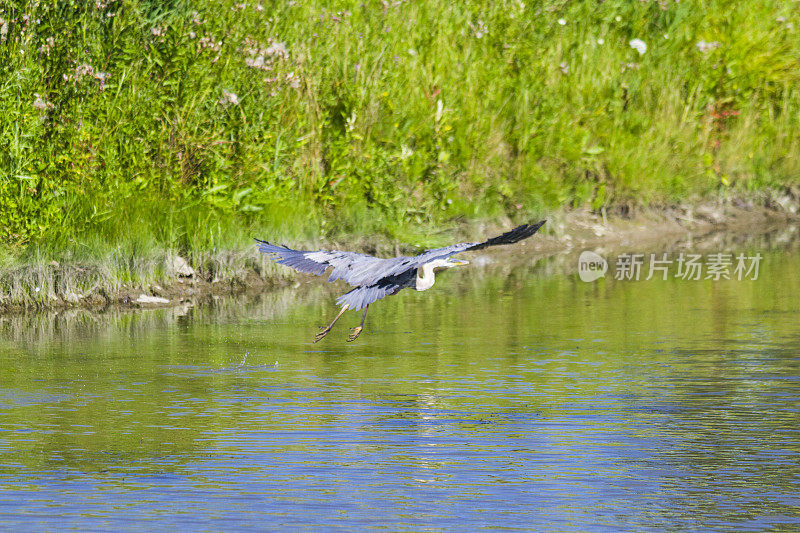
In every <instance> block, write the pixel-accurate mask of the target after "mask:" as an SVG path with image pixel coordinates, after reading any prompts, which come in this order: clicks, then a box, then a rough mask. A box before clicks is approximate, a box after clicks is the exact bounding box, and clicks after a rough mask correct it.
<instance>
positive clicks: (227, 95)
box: [219, 90, 239, 106]
mask: <svg viewBox="0 0 800 533" xmlns="http://www.w3.org/2000/svg"><path fill="white" fill-rule="evenodd" d="M219 103H220V104H222V105H224V106H229V105H239V97H238V96H236V94H234V93H232V92H230V91H226V90H223V91H222V96H220V97H219Z"/></svg>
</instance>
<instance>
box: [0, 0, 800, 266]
mask: <svg viewBox="0 0 800 533" xmlns="http://www.w3.org/2000/svg"><path fill="white" fill-rule="evenodd" d="M0 19H1V20H0V109H2V111H3V112H2V114H0V239H2V242H3V243H4V246H3V247H4V248H5V249H6V252H7V254H8V253H10V254H11V255H15V256H17V257H25V256H26V254H27V255H28V256H33V255H35V254H45V255H46V254H47V253H49V254H51V255H52V254H54V253H55V252H54V251H56V250H61V251H63V250H70V253H74V254H78V255H80V254H82V253H83V254H89V255H91V254H95V255H98V254H106V253H110V252H109V250H112V251H113V250H117V251H118V253H119V255H120V256H125V255H126V254H127V255H136V254H141V253H145V252H147V251H148V250H149V251H150V252H149V253H150V254H151V255H152V254H155V253H156V251H157V250H165V249H166V250H173V251H175V252H176V253H182V254H191V253H192V252H193V251H197V252H198V253H199V251H204V250H213V249H228V248H239V247H244V246H246V245H248V243H250V242H251V241H250V238H251V237H252V236H253V235H254V234H259V235H262V236H278V237H279V238H292V239H309V238H311V237H312V236H314V237H323V238H325V237H327V238H338V237H340V236H341V235H344V234H369V233H380V234H386V235H388V236H390V237H407V236H409V235H412V232H413V231H414V228H419V227H424V226H426V225H427V226H431V225H432V224H435V223H442V222H445V221H448V220H452V219H455V218H459V217H461V218H475V217H497V216H511V217H512V218H520V219H521V218H525V217H527V216H531V215H532V214H536V213H540V212H542V211H545V210H548V209H553V208H557V207H561V206H565V205H588V206H590V207H591V208H594V209H600V208H602V207H606V206H609V205H613V204H615V203H629V202H640V203H648V202H668V201H674V200H676V199H681V198H687V197H689V196H691V195H702V194H714V193H716V192H718V191H720V190H727V189H733V190H752V189H760V188H764V187H776V186H781V185H784V184H787V183H796V182H797V180H798V174H799V173H798V171H799V170H800V162H798V157H797V154H798V153H800V146H798V140H799V139H800V137H799V136H798V123H799V122H800V93H799V91H800V90H799V89H798V87H800V84H799V83H798V82H800V67H799V66H798V61H797V58H798V57H800V34H799V33H798V31H799V30H800V13H799V12H798V11H797V9H796V6H795V5H794V4H793V3H791V2H782V1H778V0H764V1H761V2H736V1H723V0H696V1H690V0H682V1H681V2H675V1H671V0H658V1H648V0H642V1H630V0H606V1H605V2H589V1H585V2H576V1H567V0H539V1H528V2H521V1H517V0H514V1H498V2H474V3H450V2H406V1H388V0H387V1H384V2H373V1H367V2H362V1H358V2H355V1H350V2H320V3H314V2H301V1H296V2H263V3H258V2H254V1H247V2H234V1H230V0H198V1H194V2H189V1H183V0H170V1H155V0H95V1H92V2H86V1H75V0H55V1H49V2H45V1H29V2H25V1H5V2H0ZM633 39H640V40H642V41H643V42H644V43H645V44H646V46H647V50H646V51H645V52H644V53H643V54H640V53H639V51H637V50H636V49H635V48H634V47H632V46H631V45H630V42H631V40H633ZM121 249H124V250H125V251H124V252H120V251H119V250H121ZM82 250H83V251H82ZM145 255H146V253H145Z"/></svg>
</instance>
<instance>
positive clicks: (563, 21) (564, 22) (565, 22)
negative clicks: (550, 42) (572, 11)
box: [558, 19, 567, 26]
mask: <svg viewBox="0 0 800 533" xmlns="http://www.w3.org/2000/svg"><path fill="white" fill-rule="evenodd" d="M558 24H559V25H560V26H565V25H566V24H567V19H558Z"/></svg>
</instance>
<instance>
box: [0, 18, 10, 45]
mask: <svg viewBox="0 0 800 533" xmlns="http://www.w3.org/2000/svg"><path fill="white" fill-rule="evenodd" d="M6 37H8V22H6V21H5V20H3V19H2V18H0V43H2V42H3V41H5V40H6Z"/></svg>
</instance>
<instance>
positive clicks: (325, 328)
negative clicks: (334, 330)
mask: <svg viewBox="0 0 800 533" xmlns="http://www.w3.org/2000/svg"><path fill="white" fill-rule="evenodd" d="M320 329H321V330H322V331H320V332H319V333H317V334H316V335H314V342H319V341H321V340H322V339H324V338H325V335H327V334H328V332H329V331H330V330H331V328H330V326H320Z"/></svg>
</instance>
